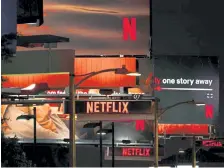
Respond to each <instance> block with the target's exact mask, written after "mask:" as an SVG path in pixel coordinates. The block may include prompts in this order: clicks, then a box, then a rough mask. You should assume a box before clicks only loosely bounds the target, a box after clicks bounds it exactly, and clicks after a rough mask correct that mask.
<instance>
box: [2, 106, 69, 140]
mask: <svg viewBox="0 0 224 168" xmlns="http://www.w3.org/2000/svg"><path fill="white" fill-rule="evenodd" d="M36 109H37V111H36V114H37V116H36V117H37V123H36V131H37V138H38V139H64V138H69V129H68V127H67V126H66V125H65V123H64V122H63V121H62V120H61V119H60V118H59V117H58V114H57V113H56V112H55V111H54V110H51V107H50V106H49V104H45V105H43V106H36ZM32 110H33V107H17V106H16V105H8V106H7V107H6V108H5V109H3V108H2V112H3V116H2V117H3V119H4V123H3V131H4V134H5V136H7V137H15V136H16V137H17V138H27V139H29V138H31V139H32V138H33V128H34V125H33V119H30V120H25V119H24V120H23V119H21V120H16V119H17V117H18V116H20V115H28V114H32V113H33V111H32Z"/></svg>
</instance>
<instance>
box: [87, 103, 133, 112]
mask: <svg viewBox="0 0 224 168" xmlns="http://www.w3.org/2000/svg"><path fill="white" fill-rule="evenodd" d="M128 104H129V102H87V108H86V109H87V113H110V112H111V113H122V114H128Z"/></svg>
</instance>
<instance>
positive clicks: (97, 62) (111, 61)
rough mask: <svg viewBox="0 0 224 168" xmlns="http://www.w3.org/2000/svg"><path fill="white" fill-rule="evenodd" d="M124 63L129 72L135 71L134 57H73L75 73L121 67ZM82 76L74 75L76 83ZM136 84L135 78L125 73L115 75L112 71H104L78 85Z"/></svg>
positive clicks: (115, 85) (117, 85) (114, 85)
mask: <svg viewBox="0 0 224 168" xmlns="http://www.w3.org/2000/svg"><path fill="white" fill-rule="evenodd" d="M122 65H126V68H127V69H128V70H129V71H131V72H136V58H76V59H75V74H77V75H80V74H86V73H90V72H93V71H100V70H103V69H110V68H121V67H122ZM82 78H83V77H76V79H75V82H76V83H77V82H78V81H80V80H81V79H82ZM135 85H136V78H135V77H133V76H127V75H117V74H115V73H114V72H106V73H102V74H99V75H96V76H93V77H91V78H90V79H88V80H87V81H85V82H84V83H83V84H81V86H80V87H92V88H95V87H96V88H97V87H121V86H124V87H128V86H130V87H133V86H135Z"/></svg>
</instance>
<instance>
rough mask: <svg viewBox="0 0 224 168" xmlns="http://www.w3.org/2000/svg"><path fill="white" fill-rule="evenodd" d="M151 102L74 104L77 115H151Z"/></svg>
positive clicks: (78, 102) (89, 101) (127, 101)
mask: <svg viewBox="0 0 224 168" xmlns="http://www.w3.org/2000/svg"><path fill="white" fill-rule="evenodd" d="M151 107H152V102H151V101H130V100H118V101H113V100H108V101H106V100H103V101H102V100H101V101H100V100H96V101H93V100H87V101H82V100H80V101H77V102H76V113H77V114H81V113H82V114H145V113H152V109H151Z"/></svg>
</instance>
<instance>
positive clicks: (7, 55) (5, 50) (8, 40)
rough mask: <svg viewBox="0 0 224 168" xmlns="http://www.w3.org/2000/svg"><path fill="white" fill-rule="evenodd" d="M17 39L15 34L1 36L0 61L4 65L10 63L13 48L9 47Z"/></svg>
mask: <svg viewBox="0 0 224 168" xmlns="http://www.w3.org/2000/svg"><path fill="white" fill-rule="evenodd" d="M16 39H17V34H16V33H10V34H5V35H3V36H2V39H1V47H2V48H1V51H2V55H1V57H2V61H4V62H6V63H10V62H12V61H11V58H12V57H13V55H14V54H15V53H14V52H15V51H14V50H13V48H12V47H11V45H13V42H14V41H15V40H16Z"/></svg>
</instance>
